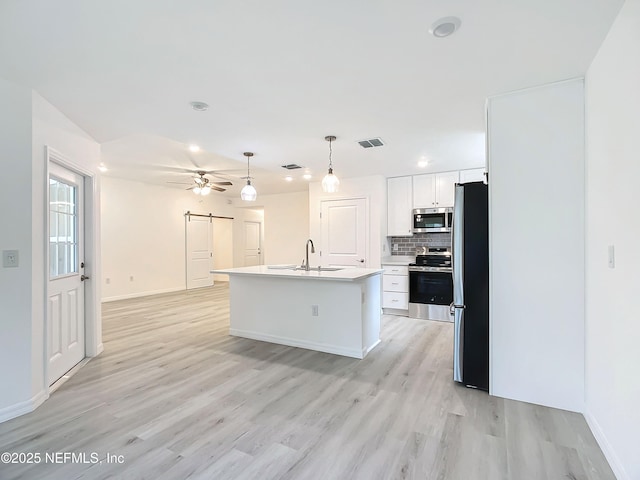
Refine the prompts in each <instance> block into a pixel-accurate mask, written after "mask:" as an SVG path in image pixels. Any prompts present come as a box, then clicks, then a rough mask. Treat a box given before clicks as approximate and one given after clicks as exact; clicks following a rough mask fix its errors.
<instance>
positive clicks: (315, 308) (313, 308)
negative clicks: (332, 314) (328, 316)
mask: <svg viewBox="0 0 640 480" xmlns="http://www.w3.org/2000/svg"><path fill="white" fill-rule="evenodd" d="M311 316H312V317H317V316H318V305H311Z"/></svg>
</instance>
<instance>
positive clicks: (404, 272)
mask: <svg viewBox="0 0 640 480" xmlns="http://www.w3.org/2000/svg"><path fill="white" fill-rule="evenodd" d="M382 268H383V269H384V273H383V274H382V308H384V309H385V313H391V314H397V315H407V314H408V310H409V267H407V266H406V265H382Z"/></svg>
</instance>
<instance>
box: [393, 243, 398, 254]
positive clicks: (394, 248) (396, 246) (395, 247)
mask: <svg viewBox="0 0 640 480" xmlns="http://www.w3.org/2000/svg"><path fill="white" fill-rule="evenodd" d="M393 251H394V252H397V251H398V244H397V243H394V244H393Z"/></svg>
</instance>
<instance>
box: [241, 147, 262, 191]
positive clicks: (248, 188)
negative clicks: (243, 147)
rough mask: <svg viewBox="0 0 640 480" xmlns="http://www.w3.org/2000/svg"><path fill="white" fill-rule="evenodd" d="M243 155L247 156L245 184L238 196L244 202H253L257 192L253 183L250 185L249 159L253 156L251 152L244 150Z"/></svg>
mask: <svg viewBox="0 0 640 480" xmlns="http://www.w3.org/2000/svg"><path fill="white" fill-rule="evenodd" d="M243 155H244V156H245V157H247V184H246V185H245V186H244V187H242V191H241V192H240V198H241V199H242V200H244V201H245V202H254V201H255V200H256V197H257V196H258V192H256V189H255V188H254V186H253V185H251V174H250V173H249V159H250V158H251V157H253V153H251V152H244V153H243Z"/></svg>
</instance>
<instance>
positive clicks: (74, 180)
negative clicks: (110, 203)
mask: <svg viewBox="0 0 640 480" xmlns="http://www.w3.org/2000/svg"><path fill="white" fill-rule="evenodd" d="M83 183H84V178H83V177H82V176H81V175H78V174H77V173H74V172H72V171H70V170H68V169H66V168H64V167H62V166H60V165H58V164H56V163H50V164H49V212H48V224H49V281H48V292H47V296H48V299H47V342H48V348H47V351H48V357H49V358H48V362H49V368H48V370H49V384H52V383H54V382H55V381H56V380H58V379H59V378H60V377H62V376H63V375H64V374H65V373H66V372H68V371H69V370H71V369H72V368H73V367H74V366H75V365H76V364H78V362H80V361H81V360H82V359H83V358H84V357H85V338H84V330H85V319H84V310H85V309H84V281H85V280H87V279H88V278H87V277H85V275H84V208H83V206H84V195H83V193H84V192H83Z"/></svg>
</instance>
